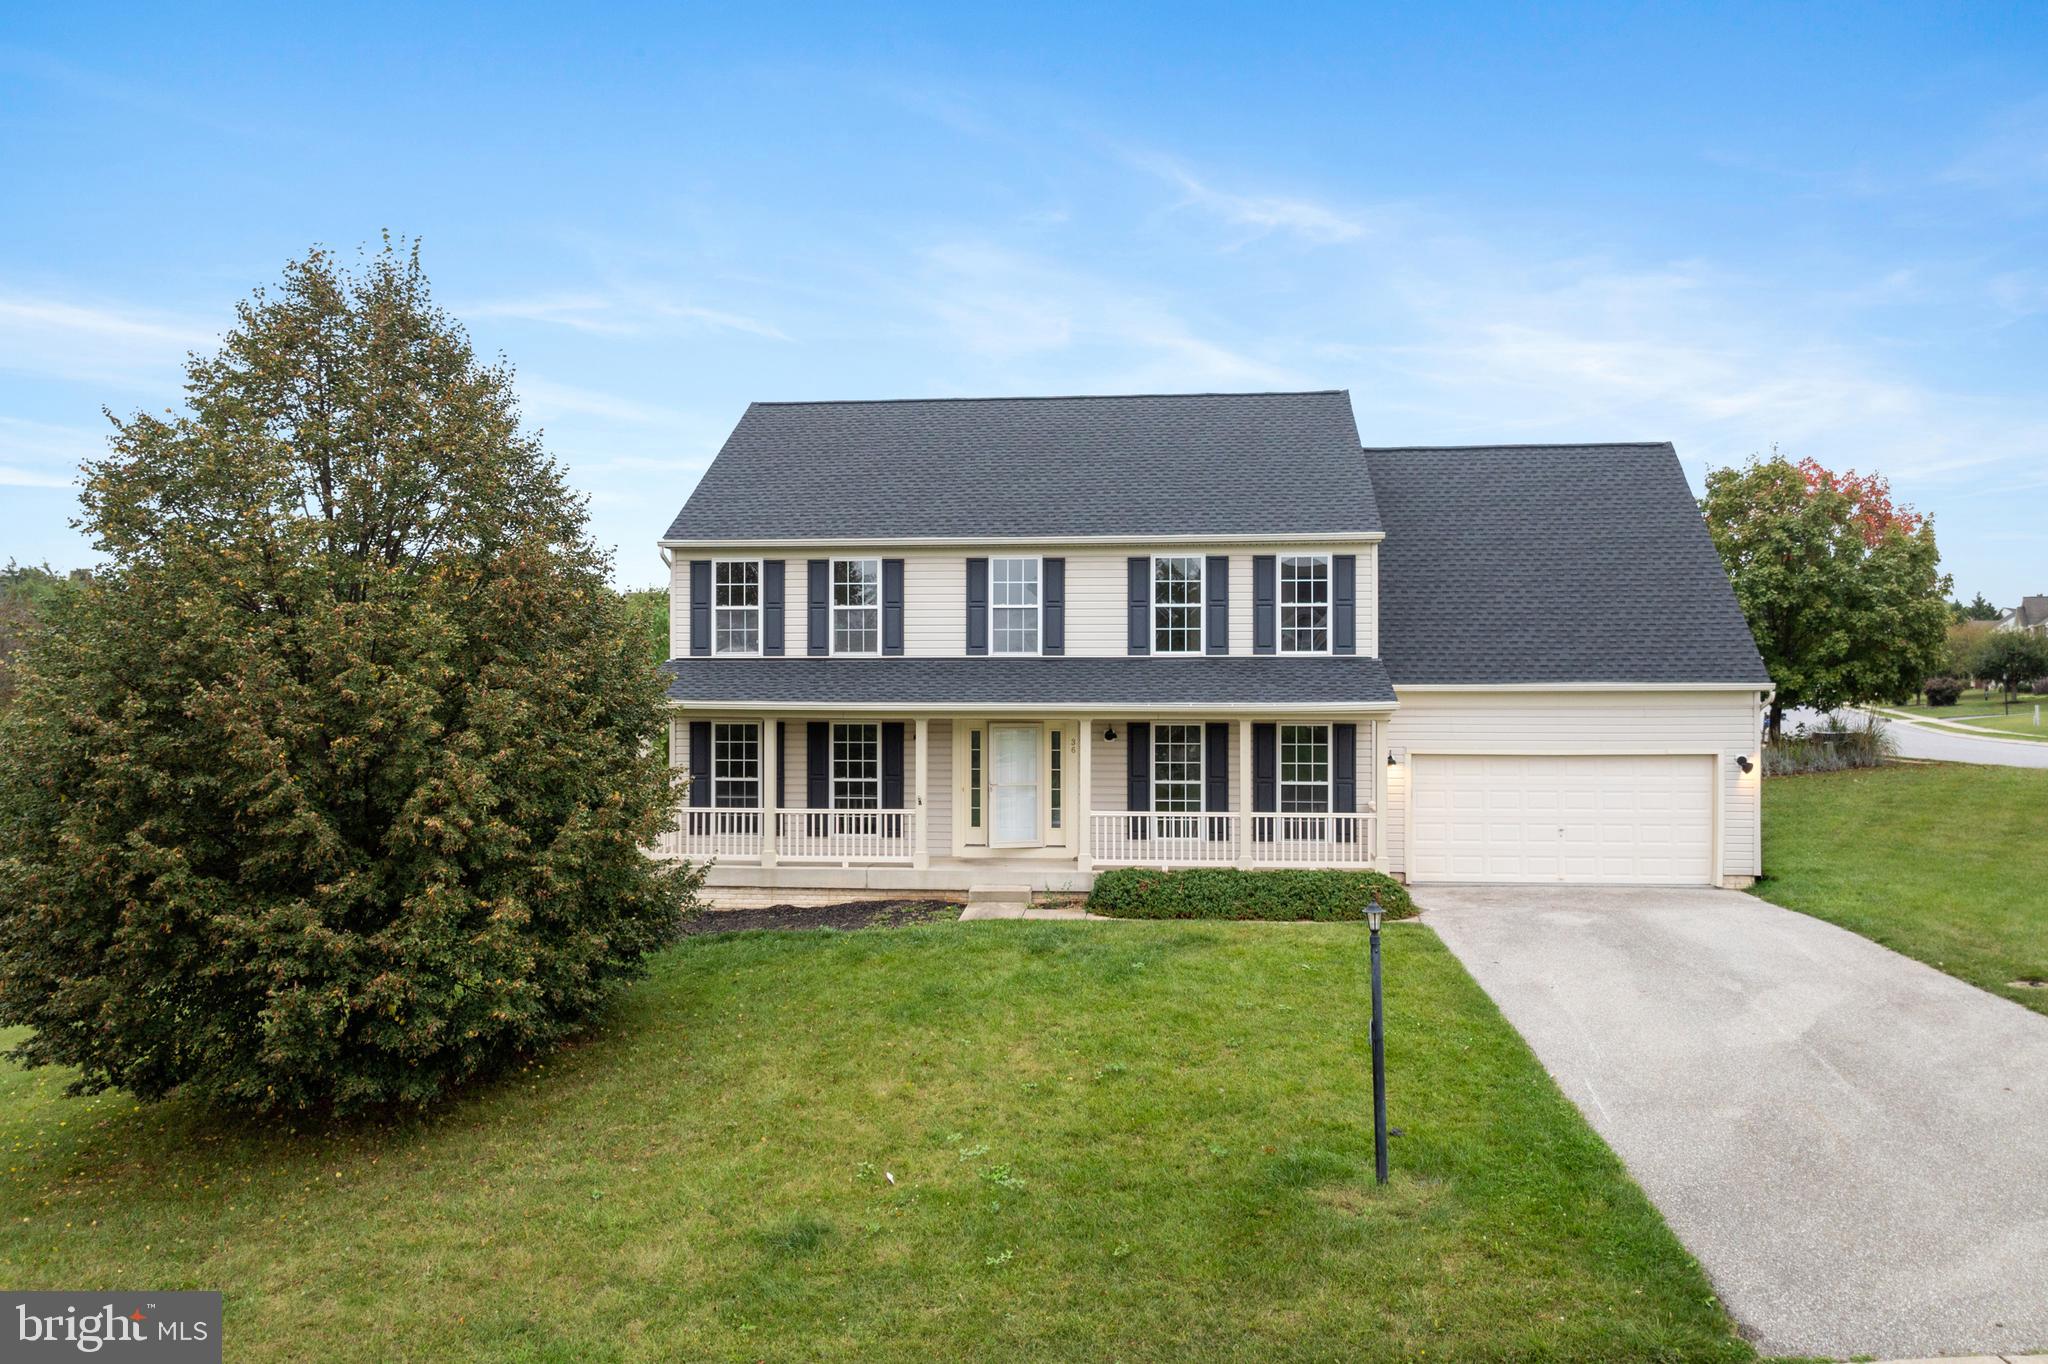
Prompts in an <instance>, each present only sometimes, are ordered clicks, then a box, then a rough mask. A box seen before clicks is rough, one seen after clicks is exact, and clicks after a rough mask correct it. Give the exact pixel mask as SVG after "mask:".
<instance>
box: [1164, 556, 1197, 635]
mask: <svg viewBox="0 0 2048 1364" xmlns="http://www.w3.org/2000/svg"><path fill="white" fill-rule="evenodd" d="M1152 652H1153V653H1155V654H1198V653H1200V652H1202V557H1201V556H1200V555H1199V554H1188V555H1178V554H1176V555H1165V554H1161V555H1156V556H1154V557H1153V560H1152Z"/></svg>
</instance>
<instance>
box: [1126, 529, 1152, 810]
mask: <svg viewBox="0 0 2048 1364" xmlns="http://www.w3.org/2000/svg"><path fill="white" fill-rule="evenodd" d="M1130 575H1131V587H1130V617H1131V640H1130V647H1129V649H1128V650H1127V651H1126V652H1128V653H1133V654H1149V653H1151V652H1152V558H1151V556H1150V555H1145V554H1134V555H1132V556H1131V561H1130ZM1132 808H1133V809H1142V808H1143V807H1142V806H1133V807H1132Z"/></svg>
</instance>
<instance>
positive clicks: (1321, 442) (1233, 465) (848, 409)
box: [665, 390, 1380, 541]
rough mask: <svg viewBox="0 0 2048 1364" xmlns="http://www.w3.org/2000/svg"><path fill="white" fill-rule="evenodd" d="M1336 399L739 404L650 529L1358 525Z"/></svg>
mask: <svg viewBox="0 0 2048 1364" xmlns="http://www.w3.org/2000/svg"><path fill="white" fill-rule="evenodd" d="M1379 529H1380V518H1379V513H1378V510H1377V509H1376V507H1375V505H1374V502H1373V493H1372V481H1371V476H1370V474H1369V473H1368V471H1367V468H1366V465H1365V462H1364V461H1363V460H1361V459H1360V458H1359V457H1358V427H1357V425H1356V423H1355V422H1354V420H1353V418H1352V415H1351V399H1350V396H1349V395H1348V394H1346V393H1344V392H1343V391H1341V390H1329V391H1324V392H1315V393H1195V394H1155V395H1138V396H1130V397H1071V398H942V399H910V400H903V401H895V402H827V403H754V404H752V405H750V406H749V407H748V408H747V411H746V414H745V415H744V416H742V417H741V418H740V422H739V425H738V426H737V427H735V428H734V429H733V432H732V435H731V436H730V437H728V438H727V440H726V442H725V447H724V448H723V449H722V450H720V451H719V454H718V458H717V459H716V460H714V461H713V462H712V465H711V467H710V468H709V469H708V470H706V471H705V474H704V477H703V479H702V480H701V481H700V482H699V483H698V485H697V488H696V490H695V491H694V492H692V493H691V494H690V498H689V501H688V502H687V503H685V504H684V506H683V509H682V511H681V513H680V514H678V515H677V517H676V519H675V522H674V524H672V525H671V526H670V527H669V529H668V535H667V536H666V537H665V538H666V539H668V540H672V541H687V540H832V539H862V540H871V539H973V538H981V537H1016V536H1029V537H1033V538H1046V539H1060V538H1068V537H1074V538H1096V537H1102V538H1115V537H1131V536H1137V537H1149V536H1205V535H1211V536H1213V535H1264V534H1285V535H1305V534H1339V535H1348V534H1373V533H1376V532H1377V531H1379Z"/></svg>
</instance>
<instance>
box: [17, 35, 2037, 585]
mask: <svg viewBox="0 0 2048 1364" xmlns="http://www.w3.org/2000/svg"><path fill="white" fill-rule="evenodd" d="M1110 8H1111V7H1106V6H1099V5H1089V6H1083V7H1076V8H1071V9H1069V8H1063V7H1059V6H1052V5H1017V6H1002V7H994V8H993V9H992V12H989V13H973V12H969V10H968V9H967V7H961V6H957V5H944V6H932V7H929V8H921V7H884V6H862V7H859V8H858V9H856V8H855V7H850V6H849V7H844V8H836V9H815V10H810V9H795V8H775V9H771V8H768V7H765V6H764V7H754V6H733V5H720V6H706V7H670V6H663V7H649V8H646V9H640V10H633V9H622V8H610V9H603V10H601V11H600V10H598V9H596V8H593V9H592V10H591V11H590V12H589V13H583V12H579V10H578V9H577V7H571V6H556V5H550V6H534V7H530V8H525V7H519V6H511V5H507V6H498V7H478V8H476V9H473V10H469V9H464V10H457V9H436V8H432V7H426V6H422V7H419V8H418V9H414V8H392V9H388V10H383V11H379V10H376V9H373V8H370V7H358V6H294V7H289V8H287V7H269V8H262V9H249V10H246V11H239V12H238V11H236V10H234V9H231V8H222V7H201V8H196V9H186V10H185V11H184V12H182V13H178V14H175V15H174V14H172V13H171V12H170V10H171V7H167V6H166V7H152V8H147V9H141V8H138V9H135V10H130V11H123V10H113V9H104V8H100V7H96V6H92V5H86V4H67V5H46V6H33V7H30V6H14V7H10V8H9V11H8V14H7V16H6V17H5V18H0V201H4V203H5V205H6V207H5V209H4V211H0V557H4V556H6V555H10V554H11V555H13V556H15V557H18V558H21V559H26V560H41V559H48V560H50V561H51V562H53V563H55V564H58V565H60V566H68V565H73V564H80V563H85V562H89V561H90V559H91V557H92V555H91V551H90V549H89V547H88V546H87V545H86V544H85V542H84V541H83V540H82V539H81V538H80V537H79V536H78V535H77V534H76V532H73V531H71V530H70V529H68V528H67V525H66V519H67V517H68V516H70V515H71V514H72V512H73V509H74V503H73V494H72V492H71V490H70V488H69V487H68V484H69V480H70V478H71V475H72V472H73V470H74V469H75V468H76V465H77V463H78V461H79V459H80V458H81V457H83V456H86V455H89V454H91V453H93V452H94V451H95V450H96V449H97V447H98V446H99V443H100V442H101V440H102V439H103V432H104V419H103V418H102V417H101V416H100V414H99V413H100V408H101V407H102V406H105V407H108V408H111V409H113V410H114V411H116V412H120V413H126V412H130V411H133V410H135V409H137V408H160V407H164V406H168V405H172V404H175V403H176V402H177V401H178V383H179V365H180V362H181V358H182V356H183V354H184V353H185V351H186V350H187V349H189V348H192V347H201V348H207V347H210V346H211V345H212V343H213V341H214V339H215V338H216V337H217V336H218V335H219V333H220V332H221V330H222V329H223V328H224V327H225V326H226V325H227V322H228V319H229V317H230V313H231V309H232V306H233V304H234V303H235V302H236V301H237V300H238V299H240V298H242V297H244V296H245V295H246V294H247V293H248V292H249V290H250V289H252V288H253V287H255V286H256V285H258V284H261V283H263V282H265V281H268V280H272V279H274V278H276V276H277V274H278V270H279V267H280V265H281V264H282V263H283V262H284V261H285V260H286V259H288V258H290V257H291V256H293V255H296V254H298V253H301V252H302V251H303V250H304V249H305V248H306V247H307V246H308V245H309V244H311V243H314V242H322V243H327V244H330V245H335V246H340V247H345V248H353V247H355V246H356V245H358V244H359V243H363V242H373V241H374V240H375V239H376V237H377V235H378V233H379V232H380V231H382V230H384V229H387V228H388V229H390V230H392V231H394V232H398V233H404V234H410V235H418V236H419V237H421V238H422V239H423V241H424V253H425V259H426V263H427V267H428V270H429V272H430V274H431V276H432V277H433V279H434V281H435V285H436V291H437V294H438V297H439V298H440V300H441V301H442V302H443V303H445V304H446V305H448V306H449V307H450V308H452V309H453V310H454V311H455V312H456V313H457V314H458V315H459V316H461V317H462V318H463V319H464V320H465V321H466V322H467V323H468V325H469V327H470V330H471V333H472V335H473V336H474V337H475V339H476V341H477V342H478V344H479V346H480V347H481V348H482V349H483V350H485V351H486V352H487V353H488V352H499V351H502V352H503V353H504V354H505V355H506V356H507V357H508V358H509V359H511V361H512V362H513V363H514V364H515V365H516V366H517V368H518V371H519V383H520V387H521V392H522V397H523V404H524V407H525V410H526V412H527V414H528V416H529V418H530V419H531V420H532V421H533V422H534V423H536V424H538V425H540V426H541V427H543V428H544V429H545V431H546V433H547V437H548V442H549V445H550V448H551V449H552V450H553V451H554V452H555V453H556V454H557V455H558V456H560V457H561V458H562V460H563V461H564V462H565V464H566V465H567V467H568V469H569V471H570V475H571V477H572V480H573V481H574V483H575V484H576V485H577V486H578V487H579V488H581V489H582V490H584V491H585V492H587V493H588V494H589V495H590V497H591V506H592V514H593V522H594V527H595V530H596V532H597V534H598V536H599V538H600V539H601V540H603V541H604V542H605V543H607V544H611V545H616V546H618V547H619V561H618V577H619V579H620V580H621V581H622V582H624V583H627V584H634V583H643V582H653V581H657V580H658V579H659V576H660V564H659V560H658V558H657V555H656V551H655V548H654V540H655V538H656V537H657V536H658V535H659V534H660V532H661V530H662V529H663V528H664V527H665V526H666V525H667V523H668V521H669V519H670V517H671V516H672V515H673V513H674V511H675V509H676V508H677V507H678V506H680V505H681V503H682V501H683V499H684V498H685V497H686V496H687V495H688V493H689V490H690V488H691V486H692V484H693V483H694V482H695V479H696V477H697V475H698V473H699V472H700V471H701V470H702V469H703V467H704V466H705V464H706V463H708V461H709V460H710V458H711V457H712V455H714V454H715V453H716V451H717V448H718V444H719V442H720V440H721V439H722V437H723V435H724V433H725V431H726V430H727V429H728V428H729V427H730V426H731V425H732V423H733V422H734V421H735V420H736V419H737V417H738V416H739V414H740V411H741V410H742V408H743V407H744V406H745V404H746V403H747V402H748V401H749V400H750V399H757V398H761V399H770V398H781V399H800V398H839V397H901V396H917V395H953V394H996V393H1002V394H1010V393H1066V392H1122V391H1140V390H1142V391H1154V390H1159V391H1177V390H1179V391H1186V390H1215V389H1223V390H1231V389H1257V388H1283V387H1284V388H1330V387H1337V388H1348V389H1349V390H1350V391H1351V393H1352V397H1353V401H1354V405H1355V407H1356V409H1357V413H1358V422H1359V427H1360V430H1361V433H1362V434H1363V436H1364V439H1365V441H1366V443H1368V444H1374V445H1381V444H1385V445H1396V444H1409V443H1429V444H1475V443H1490V442H1517V441H1550V440H1562V441H1603V440H1642V439H1669V440H1672V441H1675V442H1676V443H1677V445H1678V448H1679V452H1680V454H1681V455H1682V456H1683V457H1684V459H1685V461H1686V466H1687V469H1688V472H1689V473H1690V474H1691V476H1692V478H1693V480H1694V484H1695V486H1696V487H1697V486H1698V485H1699V482H1700V479H1701V476H1702V473H1703V470H1704V469H1705V467H1706V466H1707V465H1708V464H1710V463H1713V464H1726V463H1732V462H1736V461H1739V460H1740V459H1742V458H1743V457H1744V456H1746V455H1748V454H1749V453H1751V452H1752V451H1758V450H1766V449H1768V448H1769V447H1770V446H1772V445H1773V444H1775V445H1777V446H1778V447H1780V448H1781V449H1783V450H1784V451H1786V452H1787V453H1789V454H1792V455H1795V456H1797V455H1812V456H1814V457H1816V458H1818V459H1820V460H1822V461H1823V462H1825V463H1828V464H1831V465H1834V466H1836V467H1849V466H1854V467H1856V468H1859V469H1871V468H1875V469H1878V470H1881V471H1882V472H1884V473H1886V474H1888V475H1889V476H1890V477H1891V478H1892V480H1893V482H1894V484H1895V487H1896V490H1897V491H1898V492H1899V493H1900V494H1901V495H1902V496H1903V497H1905V498H1906V499H1908V500H1910V501H1912V502H1913V503H1915V504H1916V505H1918V506H1919V507H1920V508H1921V509H1922V510H1924V511H1929V512H1932V513H1933V514H1934V515H1935V518H1936V524H1937V529H1938V533H1939V535H1940V539H1941V544H1942V548H1943V551H1944V559H1945V563H1946V566H1947V568H1948V569H1949V570H1950V571H1951V572H1953V573H1954V574H1955V577H1956V586H1957V588H1958V589H1959V591H1961V592H1962V594H1963V595H1965V596H1968V595H1969V594H1970V593H1972V592H1974V591H1982V592H1984V593H1986V594H1987V595H1989V596H1991V597H1992V598H1994V599H1995V600H1998V601H2001V602H2007V603H2009V602H2011V601H2013V600H2015V599H2016V598H2017V596H2018V595H2019V594H2020V593H2022V592H2040V591H2048V517H2044V516H2043V506H2044V503H2048V397H2044V384H2043V380H2044V367H2043V359H2044V357H2048V9H2044V8H2043V7H2040V6H2003V5H1994V4H1983V5H1969V6H1961V5H1927V6H1905V5H1888V6H1870V7H1859V8H1847V7H1830V6H1820V5H1802V6H1760V7H1755V8H1747V7H1730V6H1721V7H1704V6H1702V7H1687V8H1684V9H1679V8H1677V7H1667V6H1641V7H1636V6H1610V7H1602V8H1599V9H1591V8H1588V9H1572V8H1569V7H1561V6H1546V7H1543V8H1542V10H1541V12H1538V11H1537V10H1536V9H1535V8H1534V7H1522V6H1516V7H1512V8H1509V7H1493V6H1466V5H1457V4H1441V5H1434V6H1411V7H1407V10H1408V11H1410V12H1404V13H1398V14H1397V13H1393V12H1373V11H1359V10H1355V9H1350V8H1332V9H1319V8H1316V7H1313V6H1307V5H1297V6H1288V7H1282V8H1275V7H1264V6H1262V7H1249V6H1247V7H1242V8H1225V7H1208V6H1200V7H1195V6H1185V5H1183V6H1175V7H1172V8H1160V9H1156V10H1152V11H1149V12H1148V11H1139V10H1124V9H1117V10H1116V11H1115V12H1109V11H1110Z"/></svg>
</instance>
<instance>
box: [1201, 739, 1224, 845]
mask: <svg viewBox="0 0 2048 1364" xmlns="http://www.w3.org/2000/svg"><path fill="white" fill-rule="evenodd" d="M1202 748H1204V750H1206V752H1204V754H1202V782H1204V784H1206V786H1208V793H1206V797H1204V803H1206V805H1208V809H1210V811H1227V809H1231V727H1229V725H1225V723H1212V725H1204V727H1202ZM1208 836H1210V838H1212V840H1221V838H1227V836H1229V821H1225V819H1210V821H1208Z"/></svg>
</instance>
